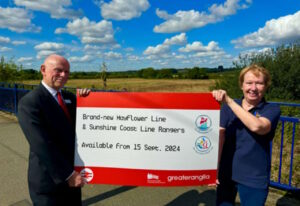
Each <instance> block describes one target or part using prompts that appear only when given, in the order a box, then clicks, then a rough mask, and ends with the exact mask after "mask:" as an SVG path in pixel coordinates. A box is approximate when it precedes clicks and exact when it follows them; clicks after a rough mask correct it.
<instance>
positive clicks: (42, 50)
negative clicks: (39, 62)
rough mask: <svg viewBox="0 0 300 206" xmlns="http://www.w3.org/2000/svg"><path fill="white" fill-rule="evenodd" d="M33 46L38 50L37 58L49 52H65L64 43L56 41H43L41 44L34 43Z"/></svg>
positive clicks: (47, 54)
mask: <svg viewBox="0 0 300 206" xmlns="http://www.w3.org/2000/svg"><path fill="white" fill-rule="evenodd" d="M34 48H35V49H36V50H38V53H37V56H36V58H37V59H41V58H44V57H46V56H49V55H50V54H59V55H64V54H65V52H64V51H65V46H64V44H61V43H56V42H44V43H42V44H39V45H36V46H35V47H34Z"/></svg>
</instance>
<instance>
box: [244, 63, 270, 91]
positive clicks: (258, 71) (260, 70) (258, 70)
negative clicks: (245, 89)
mask: <svg viewBox="0 0 300 206" xmlns="http://www.w3.org/2000/svg"><path fill="white" fill-rule="evenodd" d="M247 72H252V73H253V74H254V75H255V76H256V77H258V76H260V75H262V76H263V78H264V84H265V86H266V88H268V87H269V86H270V85H271V76H270V73H269V71H268V70H267V69H265V68H264V67H262V66H258V65H257V64H251V65H249V66H247V67H245V68H244V69H242V71H241V72H240V77H239V84H240V87H242V85H243V83H244V77H245V74H246V73H247Z"/></svg>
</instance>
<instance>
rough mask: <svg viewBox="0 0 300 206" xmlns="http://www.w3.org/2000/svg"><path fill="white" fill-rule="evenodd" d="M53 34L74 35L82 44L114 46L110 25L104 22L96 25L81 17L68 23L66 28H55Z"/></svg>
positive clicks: (108, 22)
mask: <svg viewBox="0 0 300 206" xmlns="http://www.w3.org/2000/svg"><path fill="white" fill-rule="evenodd" d="M55 33H56V34H60V33H69V34H71V35H75V36H77V37H78V38H80V40H81V42H82V43H84V44H116V43H115V39H114V31H113V27H112V23H111V22H110V21H106V20H102V21H100V22H98V23H96V22H94V21H89V19H88V18H86V17H83V18H82V19H76V20H74V21H72V22H68V23H67V25H66V28H57V29H56V30H55Z"/></svg>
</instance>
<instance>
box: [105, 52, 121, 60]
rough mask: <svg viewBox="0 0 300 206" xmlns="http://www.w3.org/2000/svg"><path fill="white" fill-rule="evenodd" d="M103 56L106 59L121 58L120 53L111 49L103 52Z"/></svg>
mask: <svg viewBox="0 0 300 206" xmlns="http://www.w3.org/2000/svg"><path fill="white" fill-rule="evenodd" d="M104 56H105V58H107V59H122V54H120V53H117V52H112V51H110V52H106V53H104Z"/></svg>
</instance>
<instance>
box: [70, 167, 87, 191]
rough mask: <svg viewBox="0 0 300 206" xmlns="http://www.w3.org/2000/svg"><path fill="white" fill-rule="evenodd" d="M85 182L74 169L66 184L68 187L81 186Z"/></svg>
mask: <svg viewBox="0 0 300 206" xmlns="http://www.w3.org/2000/svg"><path fill="white" fill-rule="evenodd" d="M85 184H86V180H85V179H84V178H83V177H81V175H80V174H79V173H78V172H76V171H75V172H74V173H73V174H72V176H71V177H70V178H69V179H68V185H69V186H70V187H83V186H84V185H85Z"/></svg>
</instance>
